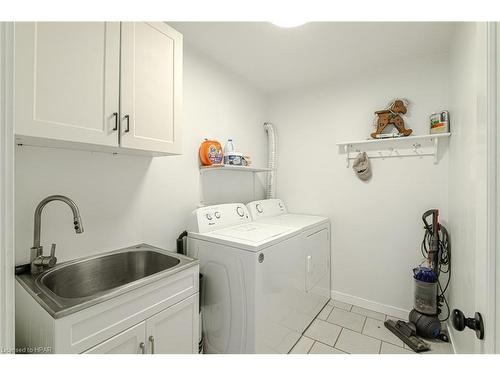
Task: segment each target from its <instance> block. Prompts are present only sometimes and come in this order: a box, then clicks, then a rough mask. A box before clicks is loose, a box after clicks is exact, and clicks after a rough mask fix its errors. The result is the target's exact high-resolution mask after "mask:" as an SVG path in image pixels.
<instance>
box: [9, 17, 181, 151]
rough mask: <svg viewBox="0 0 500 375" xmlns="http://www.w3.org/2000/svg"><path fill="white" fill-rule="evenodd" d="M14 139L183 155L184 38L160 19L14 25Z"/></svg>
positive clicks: (91, 148) (43, 144)
mask: <svg viewBox="0 0 500 375" xmlns="http://www.w3.org/2000/svg"><path fill="white" fill-rule="evenodd" d="M14 35H15V36H14V38H15V39H14V61H15V62H14V67H13V71H14V93H15V94H14V103H13V105H14V123H15V132H16V141H17V143H18V144H27V145H38V146H50V147H62V148H72V149H82V150H94V151H104V152H113V153H132V154H142V155H151V156H162V155H169V154H180V153H181V133H182V132H181V130H182V129H181V109H182V43H183V42H182V35H181V34H180V33H179V32H177V31H176V30H175V29H173V28H171V27H170V26H168V25H166V24H165V23H162V22H152V23H146V22H135V23H132V22H130V23H128V22H125V23H119V22H19V23H16V24H15V33H14Z"/></svg>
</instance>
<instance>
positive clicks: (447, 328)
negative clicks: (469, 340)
mask: <svg viewBox="0 0 500 375" xmlns="http://www.w3.org/2000/svg"><path fill="white" fill-rule="evenodd" d="M446 330H447V331H448V338H449V339H450V344H451V349H452V350H453V354H457V350H456V348H455V339H454V337H453V333H452V332H453V330H452V327H451V325H450V323H449V322H446Z"/></svg>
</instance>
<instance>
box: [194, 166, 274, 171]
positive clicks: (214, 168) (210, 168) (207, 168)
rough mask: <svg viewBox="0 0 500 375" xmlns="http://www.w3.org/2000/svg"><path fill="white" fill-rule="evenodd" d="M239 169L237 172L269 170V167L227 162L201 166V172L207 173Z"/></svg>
mask: <svg viewBox="0 0 500 375" xmlns="http://www.w3.org/2000/svg"><path fill="white" fill-rule="evenodd" d="M221 170H223V171H237V172H254V173H258V172H269V171H270V169H269V168H256V167H244V166H241V165H226V164H218V165H210V166H200V173H207V172H213V171H221Z"/></svg>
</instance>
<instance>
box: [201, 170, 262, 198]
mask: <svg viewBox="0 0 500 375" xmlns="http://www.w3.org/2000/svg"><path fill="white" fill-rule="evenodd" d="M216 171H224V172H223V173H226V171H227V172H252V178H253V180H252V183H253V197H254V200H255V199H257V197H256V189H255V182H256V181H255V180H256V177H255V175H256V174H257V173H261V172H270V171H271V169H269V168H256V167H251V166H249V167H244V166H241V165H225V164H219V165H211V166H203V165H200V185H199V186H200V202H199V207H203V206H204V205H205V194H204V188H203V176H204V175H206V174H207V173H209V174H211V173H213V172H216ZM207 178H208V177H207Z"/></svg>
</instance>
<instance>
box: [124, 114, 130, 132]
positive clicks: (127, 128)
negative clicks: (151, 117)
mask: <svg viewBox="0 0 500 375" xmlns="http://www.w3.org/2000/svg"><path fill="white" fill-rule="evenodd" d="M125 121H126V122H127V127H126V128H125V133H128V132H129V131H130V116H129V115H125Z"/></svg>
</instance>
